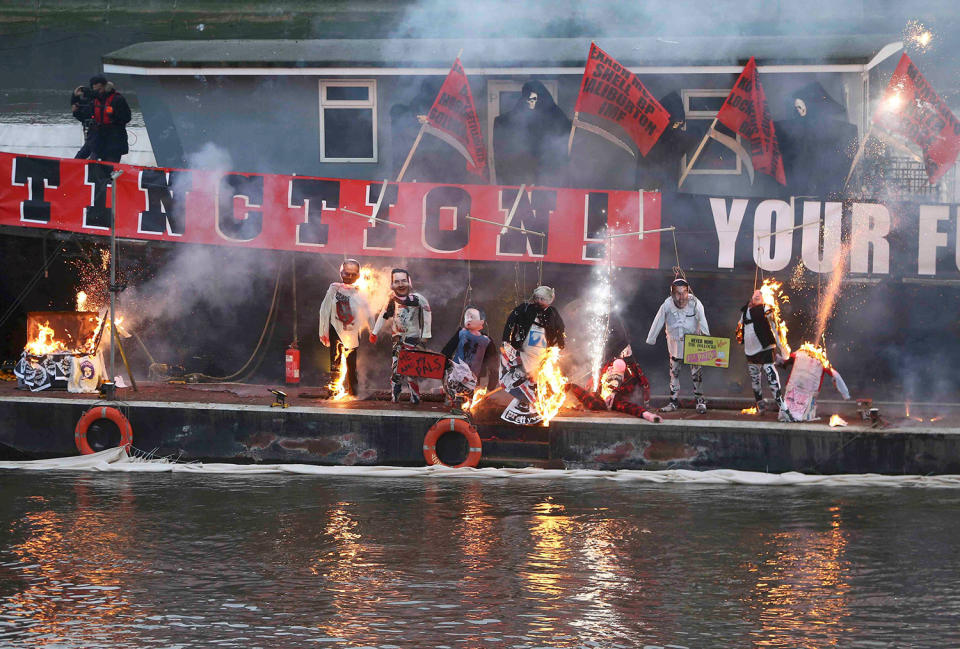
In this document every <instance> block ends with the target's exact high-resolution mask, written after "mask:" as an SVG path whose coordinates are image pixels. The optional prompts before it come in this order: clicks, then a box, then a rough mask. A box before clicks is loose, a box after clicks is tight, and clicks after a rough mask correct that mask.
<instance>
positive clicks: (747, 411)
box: [740, 406, 760, 415]
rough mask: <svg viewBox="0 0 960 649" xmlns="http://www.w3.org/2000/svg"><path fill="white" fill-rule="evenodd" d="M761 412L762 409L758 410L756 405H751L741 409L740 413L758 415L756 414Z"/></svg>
mask: <svg viewBox="0 0 960 649" xmlns="http://www.w3.org/2000/svg"><path fill="white" fill-rule="evenodd" d="M759 412H760V411H759V410H757V407H756V406H750V407H749V408H744V409H742V410H741V411H740V414H741V415H756V414H758V413H759Z"/></svg>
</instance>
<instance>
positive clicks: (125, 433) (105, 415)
mask: <svg viewBox="0 0 960 649" xmlns="http://www.w3.org/2000/svg"><path fill="white" fill-rule="evenodd" d="M98 419H108V420H110V421H112V422H113V423H115V424H116V425H117V427H118V428H119V429H120V446H123V447H124V448H126V449H127V450H128V451H129V450H130V446H131V445H132V444H133V427H132V426H131V425H130V421H129V420H128V419H127V418H126V417H124V416H123V413H122V412H120V411H119V410H117V409H116V408H111V407H110V406H97V407H95V408H90V410H88V411H86V412H85V413H83V417H80V421H78V422H77V428H76V430H74V432H73V441H74V442H76V444H77V450H79V451H80V453H82V454H83V455H90V454H92V453H93V452H94V450H93V449H92V448H90V444H89V442H87V429H88V428H90V424H92V423H93V422H95V421H97V420H98Z"/></svg>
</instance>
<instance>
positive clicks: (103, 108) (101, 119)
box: [93, 92, 117, 125]
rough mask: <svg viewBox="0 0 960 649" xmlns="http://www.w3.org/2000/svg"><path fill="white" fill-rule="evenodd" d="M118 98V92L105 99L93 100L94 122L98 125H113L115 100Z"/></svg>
mask: <svg viewBox="0 0 960 649" xmlns="http://www.w3.org/2000/svg"><path fill="white" fill-rule="evenodd" d="M116 96H117V93H116V92H111V93H110V94H109V95H107V96H106V97H104V98H102V99H101V98H100V97H97V98H95V99H94V100H93V121H95V122H96V123H97V124H104V125H107V124H113V123H114V121H113V106H112V104H113V99H114V98H115V97H116Z"/></svg>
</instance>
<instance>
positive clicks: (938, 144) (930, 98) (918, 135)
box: [873, 54, 960, 185]
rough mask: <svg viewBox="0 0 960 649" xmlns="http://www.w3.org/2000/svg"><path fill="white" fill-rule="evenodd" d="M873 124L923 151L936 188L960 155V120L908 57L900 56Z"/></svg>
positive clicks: (929, 173) (928, 173) (932, 183)
mask: <svg viewBox="0 0 960 649" xmlns="http://www.w3.org/2000/svg"><path fill="white" fill-rule="evenodd" d="M873 125H876V126H879V127H881V128H883V129H884V130H886V131H887V132H889V133H891V134H893V135H895V136H899V137H902V138H905V139H907V140H909V141H910V142H913V143H914V144H916V145H917V146H919V147H920V148H921V149H922V150H923V163H924V165H925V166H926V169H927V177H928V178H929V180H930V184H931V185H935V184H936V183H937V182H938V181H939V180H940V179H941V178H942V177H943V174H945V173H946V172H947V170H948V169H950V167H952V166H953V163H954V162H956V160H957V154H958V153H960V121H958V120H957V118H956V117H954V115H953V113H952V112H950V109H949V108H948V107H947V104H946V103H945V102H944V101H943V100H942V99H940V97H939V96H938V95H937V93H936V92H935V91H934V90H933V88H932V87H931V86H930V84H929V83H927V80H926V79H925V78H924V76H923V75H922V74H920V70H918V69H917V66H916V65H914V64H913V61H911V60H910V57H909V56H907V55H906V54H904V55H903V56H901V57H900V62H899V63H898V64H897V68H896V69H895V70H894V71H893V76H892V77H890V83H889V84H887V91H886V93H884V96H883V100H882V101H881V102H880V105H879V106H878V107H877V111H876V112H875V113H874V114H873Z"/></svg>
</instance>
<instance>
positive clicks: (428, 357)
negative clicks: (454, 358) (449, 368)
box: [397, 349, 447, 379]
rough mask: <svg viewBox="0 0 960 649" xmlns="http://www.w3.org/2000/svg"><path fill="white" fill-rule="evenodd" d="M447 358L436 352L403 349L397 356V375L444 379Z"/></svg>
mask: <svg viewBox="0 0 960 649" xmlns="http://www.w3.org/2000/svg"><path fill="white" fill-rule="evenodd" d="M446 364H447V357H446V356H444V355H443V354H437V353H436V352H425V351H418V350H415V349H401V350H400V354H399V355H398V356H397V374H399V375H401V376H414V377H417V378H421V379H442V378H443V369H444V367H446Z"/></svg>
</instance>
